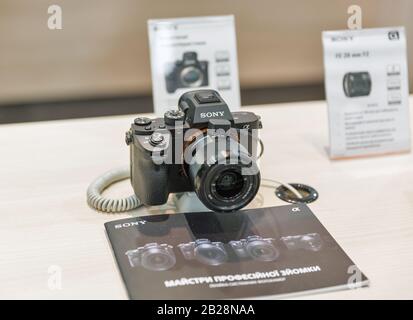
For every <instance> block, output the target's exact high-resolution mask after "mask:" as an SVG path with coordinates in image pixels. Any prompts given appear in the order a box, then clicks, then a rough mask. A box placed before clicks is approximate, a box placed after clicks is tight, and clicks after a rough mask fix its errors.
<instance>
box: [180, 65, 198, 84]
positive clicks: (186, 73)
mask: <svg viewBox="0 0 413 320" xmlns="http://www.w3.org/2000/svg"><path fill="white" fill-rule="evenodd" d="M202 81H203V74H202V71H201V70H199V69H198V68H195V67H193V66H191V67H187V68H184V69H182V71H181V82H182V83H183V84H184V85H186V86H188V87H199V86H201V85H202Z"/></svg>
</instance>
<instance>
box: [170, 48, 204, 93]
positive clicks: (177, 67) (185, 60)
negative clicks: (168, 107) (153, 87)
mask: <svg viewBox="0 0 413 320" xmlns="http://www.w3.org/2000/svg"><path fill="white" fill-rule="evenodd" d="M165 83H166V91H167V92H168V93H174V92H175V91H176V89H179V88H199V87H204V86H207V85H208V83H209V80H208V61H199V60H198V54H197V53H196V52H193V51H191V52H185V53H184V54H183V57H182V60H177V61H175V62H171V63H168V64H166V66H165Z"/></svg>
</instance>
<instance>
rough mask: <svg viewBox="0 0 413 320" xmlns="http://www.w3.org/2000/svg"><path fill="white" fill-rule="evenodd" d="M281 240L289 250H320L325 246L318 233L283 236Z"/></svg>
mask: <svg viewBox="0 0 413 320" xmlns="http://www.w3.org/2000/svg"><path fill="white" fill-rule="evenodd" d="M281 241H282V242H283V243H284V244H285V246H286V247H287V248H288V249H289V250H299V249H303V250H309V251H320V250H321V249H322V248H323V241H322V239H321V236H320V235H319V234H318V233H308V234H303V235H295V236H287V237H282V238H281Z"/></svg>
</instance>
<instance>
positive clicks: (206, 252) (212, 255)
mask: <svg viewBox="0 0 413 320" xmlns="http://www.w3.org/2000/svg"><path fill="white" fill-rule="evenodd" d="M195 256H196V258H197V259H198V261H199V262H202V263H204V264H207V265H209V266H218V265H220V264H223V263H224V262H225V261H227V253H226V252H225V251H224V250H223V249H221V248H218V247H216V246H214V245H212V244H208V243H204V244H200V245H198V246H197V247H196V248H195Z"/></svg>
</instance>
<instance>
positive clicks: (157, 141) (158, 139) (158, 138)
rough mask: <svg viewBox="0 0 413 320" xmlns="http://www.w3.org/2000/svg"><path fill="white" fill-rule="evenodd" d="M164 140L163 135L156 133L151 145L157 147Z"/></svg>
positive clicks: (152, 136)
mask: <svg viewBox="0 0 413 320" xmlns="http://www.w3.org/2000/svg"><path fill="white" fill-rule="evenodd" d="M164 140H165V137H164V136H163V134H162V133H159V132H154V133H152V135H151V139H150V143H151V145H153V146H157V145H159V144H161V143H162V142H163V141H164Z"/></svg>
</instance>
